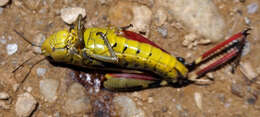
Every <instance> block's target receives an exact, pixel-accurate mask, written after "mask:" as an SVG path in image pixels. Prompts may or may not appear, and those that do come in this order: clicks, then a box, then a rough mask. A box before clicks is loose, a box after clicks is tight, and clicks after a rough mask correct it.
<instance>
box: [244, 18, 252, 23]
mask: <svg viewBox="0 0 260 117" xmlns="http://www.w3.org/2000/svg"><path fill="white" fill-rule="evenodd" d="M244 20H245V23H246V24H247V25H249V24H251V20H250V19H249V18H248V17H245V18H244Z"/></svg>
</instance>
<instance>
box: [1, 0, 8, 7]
mask: <svg viewBox="0 0 260 117" xmlns="http://www.w3.org/2000/svg"><path fill="white" fill-rule="evenodd" d="M8 2H9V0H0V7H2V6H5V5H6V4H7V3H8Z"/></svg>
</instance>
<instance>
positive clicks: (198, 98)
mask: <svg viewBox="0 0 260 117" xmlns="http://www.w3.org/2000/svg"><path fill="white" fill-rule="evenodd" d="M194 100H195V102H196V105H197V106H198V108H199V109H200V110H202V97H201V94H200V93H198V92H195V93H194Z"/></svg>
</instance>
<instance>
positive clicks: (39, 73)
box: [36, 68, 46, 77]
mask: <svg viewBox="0 0 260 117" xmlns="http://www.w3.org/2000/svg"><path fill="white" fill-rule="evenodd" d="M36 73H37V75H38V76H39V77H41V76H44V74H45V73H46V69H45V68H37V69H36Z"/></svg>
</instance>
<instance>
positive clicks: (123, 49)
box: [122, 45, 128, 53]
mask: <svg viewBox="0 0 260 117" xmlns="http://www.w3.org/2000/svg"><path fill="white" fill-rule="evenodd" d="M127 48H128V47H127V45H125V47H124V49H123V52H122V53H125V51H126V49H127Z"/></svg>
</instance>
